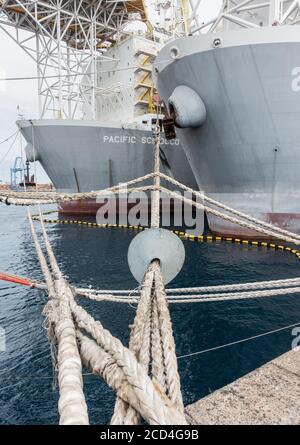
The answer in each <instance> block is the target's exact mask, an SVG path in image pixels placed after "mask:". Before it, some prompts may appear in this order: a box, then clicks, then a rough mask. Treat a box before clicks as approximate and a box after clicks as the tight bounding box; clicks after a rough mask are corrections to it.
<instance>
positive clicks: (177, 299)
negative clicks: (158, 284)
mask: <svg viewBox="0 0 300 445" xmlns="http://www.w3.org/2000/svg"><path fill="white" fill-rule="evenodd" d="M297 293H300V287H287V288H285V287H283V288H279V289H266V290H262V291H259V290H258V291H251V292H235V293H220V294H218V293H216V294H198V295H192V294H191V295H189V294H183V295H169V296H168V298H167V301H168V303H169V304H176V303H180V304H182V303H204V302H208V301H231V300H243V299H251V298H252V299H253V298H265V297H276V296H283V295H291V294H297ZM87 298H88V295H87ZM93 300H94V301H97V298H93ZM99 301H102V298H101V299H100V300H99ZM106 301H111V302H113V303H125V304H129V303H130V304H134V303H138V299H132V298H131V297H129V298H127V297H124V298H123V299H122V300H120V299H118V298H115V297H114V296H112V297H110V298H107V299H106Z"/></svg>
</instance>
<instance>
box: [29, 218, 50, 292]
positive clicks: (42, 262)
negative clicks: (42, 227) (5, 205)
mask: <svg viewBox="0 0 300 445" xmlns="http://www.w3.org/2000/svg"><path fill="white" fill-rule="evenodd" d="M27 216H28V221H29V227H30V232H31V236H32V239H33V242H34V246H35V250H36V254H37V257H38V260H39V263H40V266H41V269H42V272H43V275H44V278H45V282H46V286H47V290H48V294H49V297H50V298H51V299H54V298H55V296H56V295H55V288H54V282H53V279H52V275H51V272H50V270H49V267H48V264H47V261H46V259H45V256H44V254H43V252H42V249H41V246H40V243H39V240H38V237H37V235H36V231H35V229H34V226H33V222H32V216H31V213H30V211H29V210H28V211H27Z"/></svg>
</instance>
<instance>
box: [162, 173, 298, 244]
mask: <svg viewBox="0 0 300 445" xmlns="http://www.w3.org/2000/svg"><path fill="white" fill-rule="evenodd" d="M160 177H161V178H163V179H165V180H166V181H168V182H170V183H171V184H174V185H176V186H177V187H180V188H182V189H183V190H186V191H188V192H190V193H192V194H194V195H195V196H198V197H200V198H201V199H203V200H204V202H208V203H210V204H212V205H214V206H216V207H219V208H221V209H223V210H226V211H227V212H229V213H232V214H233V215H236V216H239V217H241V218H244V219H246V220H247V221H250V222H253V223H255V224H257V225H259V226H261V227H265V228H266V229H271V230H276V232H278V233H281V234H283V235H287V236H290V237H291V236H292V237H293V238H295V239H298V240H300V235H297V234H295V233H292V232H289V231H288V230H285V229H281V228H280V227H277V226H274V225H273V224H270V223H267V222H265V221H261V220H260V219H257V218H254V217H253V216H251V215H247V214H246V213H243V212H240V211H239V210H236V209H234V208H232V207H229V206H227V205H225V204H222V203H221V202H219V201H216V200H215V199H212V198H209V197H208V196H206V195H205V194H204V193H201V192H199V191H197V190H193V189H192V188H190V187H187V186H186V185H184V184H182V183H181V182H179V181H176V180H175V179H173V178H171V177H170V176H167V175H165V174H164V173H160Z"/></svg>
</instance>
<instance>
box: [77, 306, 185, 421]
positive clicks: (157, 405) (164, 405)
mask: <svg viewBox="0 0 300 445" xmlns="http://www.w3.org/2000/svg"><path fill="white" fill-rule="evenodd" d="M71 310H72V313H73V315H74V317H75V319H76V321H77V324H78V327H79V328H80V329H84V330H85V331H87V332H88V333H89V334H90V335H92V337H93V338H94V339H95V340H96V342H97V344H98V345H99V346H100V347H101V348H102V349H104V351H106V352H107V353H109V354H110V355H111V357H112V358H113V359H114V361H115V362H116V364H117V365H118V366H119V367H121V368H122V369H123V372H124V375H125V376H126V379H127V380H128V382H129V384H130V385H132V386H133V387H134V390H135V393H136V395H137V397H138V398H139V400H140V403H141V405H142V409H143V413H144V414H143V417H144V416H145V413H147V415H146V417H147V419H148V421H149V423H151V424H154V425H184V424H185V423H186V420H185V418H184V415H182V413H179V412H178V411H177V410H176V409H175V407H173V406H172V404H171V402H170V401H169V399H168V398H167V397H165V395H164V393H163V391H162V390H161V389H160V388H158V387H157V385H155V386H154V385H153V383H152V381H151V380H150V378H149V377H148V375H147V373H146V372H145V369H144V367H143V366H142V365H140V364H139V363H138V362H137V360H136V358H135V356H134V354H133V353H132V352H131V351H130V350H129V349H127V348H125V347H124V346H123V345H122V343H121V342H120V340H118V339H116V338H114V337H113V336H112V335H111V334H110V332H109V331H107V330H106V329H104V328H103V326H102V325H101V323H100V322H99V321H97V322H96V321H95V320H94V319H93V318H92V317H91V316H90V315H89V314H88V313H87V312H86V311H85V310H84V309H83V308H81V307H80V306H78V305H77V304H76V303H75V301H74V300H73V301H72V302H71Z"/></svg>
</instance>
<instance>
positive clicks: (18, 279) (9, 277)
mask: <svg viewBox="0 0 300 445" xmlns="http://www.w3.org/2000/svg"><path fill="white" fill-rule="evenodd" d="M0 280H1V281H8V282H9V283H15V284H20V285H22V286H29V287H35V285H36V284H37V283H35V282H33V281H29V280H27V279H26V278H22V277H17V276H16V275H10V274H7V273H5V272H0Z"/></svg>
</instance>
